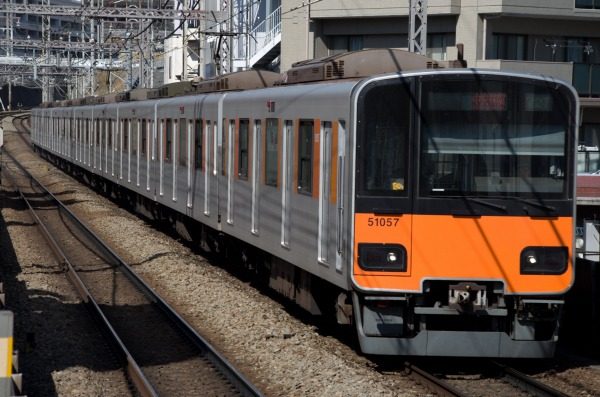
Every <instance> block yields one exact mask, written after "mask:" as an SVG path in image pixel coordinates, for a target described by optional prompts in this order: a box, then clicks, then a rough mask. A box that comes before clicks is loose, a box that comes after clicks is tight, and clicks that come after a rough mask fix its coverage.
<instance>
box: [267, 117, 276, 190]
mask: <svg viewBox="0 0 600 397" xmlns="http://www.w3.org/2000/svg"><path fill="white" fill-rule="evenodd" d="M278 122H279V120H277V119H267V134H266V139H265V184H267V185H269V186H277V134H278Z"/></svg>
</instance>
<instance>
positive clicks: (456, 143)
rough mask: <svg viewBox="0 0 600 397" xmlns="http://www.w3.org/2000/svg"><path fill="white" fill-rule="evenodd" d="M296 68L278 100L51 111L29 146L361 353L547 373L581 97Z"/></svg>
mask: <svg viewBox="0 0 600 397" xmlns="http://www.w3.org/2000/svg"><path fill="white" fill-rule="evenodd" d="M294 66H295V67H294V68H292V69H291V70H290V71H288V72H287V73H286V74H285V75H284V78H283V80H282V81H279V82H278V83H277V84H275V85H272V86H269V87H264V88H256V87H255V88H254V89H240V90H236V89H235V88H243V87H242V86H241V85H240V86H239V87H238V86H236V85H235V84H234V81H236V79H235V76H234V75H232V76H225V77H223V78H220V79H219V80H216V81H212V82H204V86H205V87H208V88H207V89H206V90H205V91H207V92H196V93H191V94H190V93H188V95H183V96H176V97H169V98H156V99H143V100H139V101H134V100H129V101H122V102H112V103H96V104H91V103H86V102H85V101H82V103H79V104H75V103H72V102H69V103H67V102H63V103H55V104H49V105H45V106H43V107H42V108H38V109H34V110H33V111H32V137H33V142H34V143H35V145H36V147H37V148H38V149H39V150H40V151H41V152H42V153H44V154H45V155H47V156H48V157H51V158H52V159H53V160H54V161H56V162H59V163H61V164H62V165H64V166H67V167H68V168H75V169H76V170H78V172H83V173H85V175H86V178H87V179H89V180H91V181H93V182H94V183H95V184H99V183H101V184H104V185H105V186H108V185H110V186H112V188H111V189H117V190H119V191H125V192H127V194H133V195H134V197H135V198H134V201H135V202H136V205H137V206H138V207H139V208H142V209H144V210H146V211H150V210H153V209H154V210H155V209H156V208H157V206H156V203H158V204H161V206H159V207H160V208H162V209H163V210H162V211H167V212H168V214H169V215H168V217H169V219H170V220H171V221H172V222H173V223H174V224H175V226H176V227H177V228H178V230H180V231H182V233H184V234H186V233H187V234H190V235H191V234H193V233H192V231H193V230H194V228H197V229H199V233H198V234H197V236H196V237H194V238H195V239H198V240H199V242H200V243H201V244H203V245H204V246H205V247H206V248H209V249H212V250H214V251H217V252H226V253H227V254H228V255H229V256H231V257H238V258H240V260H241V261H243V262H245V263H246V264H247V265H248V266H249V267H252V268H256V269H261V271H262V273H263V274H266V277H267V278H268V283H269V285H270V286H271V287H272V288H274V289H276V290H277V291H279V292H281V293H282V294H284V295H286V296H287V297H289V298H291V299H292V300H294V301H295V302H297V303H298V304H299V305H301V306H302V307H304V308H306V309H307V310H309V311H310V312H311V313H315V314H334V315H335V316H336V318H337V321H338V322H339V323H342V324H350V323H354V324H356V328H357V332H358V339H359V341H360V345H361V349H362V350H363V351H364V352H365V353H369V354H393V355H430V356H489V357H548V356H551V355H552V354H553V352H554V347H555V344H556V341H557V332H558V321H559V314H560V308H561V306H562V302H563V296H564V293H565V292H566V291H567V290H568V288H569V287H570V285H571V283H572V279H573V259H572V258H573V256H572V247H573V243H572V240H573V237H572V234H573V227H574V226H573V225H574V223H573V215H574V204H573V191H574V182H573V177H572V175H573V172H572V171H573V165H574V150H575V127H576V120H577V112H578V102H577V96H576V94H575V93H574V91H573V90H572V89H571V88H570V87H569V86H567V85H565V84H563V83H561V82H558V81H554V80H552V79H546V78H542V77H535V76H528V75H523V74H514V73H507V72H500V71H482V70H473V69H464V68H463V69H456V68H451V69H445V68H442V66H443V65H440V64H437V63H436V62H435V61H432V60H430V59H427V58H425V57H421V56H418V55H415V54H409V53H405V52H402V51H397V50H375V51H362V52H357V53H348V54H344V55H340V56H336V57H332V58H327V59H323V60H315V61H310V62H304V63H299V64H297V65H294ZM386 71H391V72H392V73H384V72H386ZM250 74H252V76H259V80H260V82H261V84H266V85H271V84H267V82H266V80H269V79H270V77H269V78H267V77H265V76H267V74H266V73H265V74H261V73H258V74H257V72H250ZM244 76H245V77H244ZM248 76H249V75H248V74H243V73H242V74H239V75H238V77H241V80H242V82H243V81H244V80H248V81H250V78H249V77H248ZM228 79H229V80H228ZM238 80H239V79H238ZM299 83H302V84H299ZM240 84H242V83H240ZM258 86H260V84H259V85H258ZM198 89H199V88H198ZM97 101H98V100H96V102H97ZM107 102H108V101H107ZM526 165H527V166H530V168H532V169H527V168H526V167H525V166H526ZM519 172H521V173H522V172H526V173H527V175H525V176H522V175H521V174H519ZM154 210H153V211H154ZM192 220H193V221H194V222H192ZM542 220H543V221H542ZM507 232H508V235H510V236H511V237H507Z"/></svg>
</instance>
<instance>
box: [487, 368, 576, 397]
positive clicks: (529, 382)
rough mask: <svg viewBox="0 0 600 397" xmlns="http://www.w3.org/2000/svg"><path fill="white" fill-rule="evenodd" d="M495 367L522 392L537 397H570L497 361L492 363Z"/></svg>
mask: <svg viewBox="0 0 600 397" xmlns="http://www.w3.org/2000/svg"><path fill="white" fill-rule="evenodd" d="M492 363H493V365H494V366H496V367H497V368H499V369H500V370H501V371H502V373H503V374H504V377H505V378H506V381H507V382H509V383H510V384H512V385H514V386H516V387H518V388H519V389H521V390H524V391H526V392H527V393H529V394H531V395H532V396H535V397H569V395H568V394H565V393H563V392H561V391H559V390H556V389H554V388H553V387H551V386H548V385H546V384H544V383H541V382H539V381H537V380H536V379H533V378H532V377H531V376H527V375H525V374H524V373H522V372H519V371H517V370H516V369H514V368H511V367H509V366H507V365H504V364H501V363H499V362H496V361H492Z"/></svg>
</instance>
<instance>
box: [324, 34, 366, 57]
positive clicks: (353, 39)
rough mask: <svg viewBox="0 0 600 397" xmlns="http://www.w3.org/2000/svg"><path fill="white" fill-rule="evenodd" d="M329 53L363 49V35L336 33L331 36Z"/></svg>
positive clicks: (334, 53)
mask: <svg viewBox="0 0 600 397" xmlns="http://www.w3.org/2000/svg"><path fill="white" fill-rule="evenodd" d="M328 41H329V55H336V54H341V53H343V52H348V51H358V50H362V49H363V36H358V35H335V36H329V40H328Z"/></svg>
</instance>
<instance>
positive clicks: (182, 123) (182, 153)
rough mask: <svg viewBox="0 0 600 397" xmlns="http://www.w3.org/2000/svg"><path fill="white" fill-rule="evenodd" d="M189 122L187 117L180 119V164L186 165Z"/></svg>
mask: <svg viewBox="0 0 600 397" xmlns="http://www.w3.org/2000/svg"><path fill="white" fill-rule="evenodd" d="M186 127H187V123H186V120H185V119H179V164H180V165H183V166H185V165H186V161H185V160H186V158H187V146H186V143H187V128H186Z"/></svg>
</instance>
